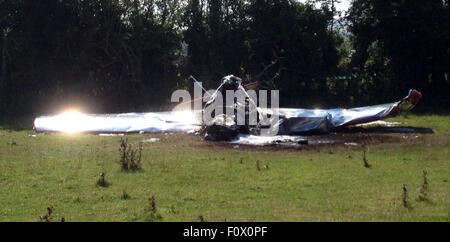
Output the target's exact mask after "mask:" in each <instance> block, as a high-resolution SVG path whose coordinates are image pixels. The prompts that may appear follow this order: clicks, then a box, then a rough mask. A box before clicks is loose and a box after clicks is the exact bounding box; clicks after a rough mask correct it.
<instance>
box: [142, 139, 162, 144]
mask: <svg viewBox="0 0 450 242" xmlns="http://www.w3.org/2000/svg"><path fill="white" fill-rule="evenodd" d="M158 141H159V138H150V139H146V140H144V142H149V143H154V142H158Z"/></svg>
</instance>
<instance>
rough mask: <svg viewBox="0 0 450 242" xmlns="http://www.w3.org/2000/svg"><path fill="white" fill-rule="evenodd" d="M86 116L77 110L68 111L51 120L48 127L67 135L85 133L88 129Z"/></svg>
mask: <svg viewBox="0 0 450 242" xmlns="http://www.w3.org/2000/svg"><path fill="white" fill-rule="evenodd" d="M86 117H87V116H86V115H85V114H82V113H81V112H79V111H77V110H68V111H65V112H63V113H62V114H60V115H57V116H55V117H54V119H52V120H51V124H50V126H51V127H53V128H54V129H56V130H60V131H62V132H67V133H77V132H81V131H85V130H86V129H87V128H88V127H89V122H87V121H88V120H87V118H86Z"/></svg>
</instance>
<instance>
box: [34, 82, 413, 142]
mask: <svg viewBox="0 0 450 242" xmlns="http://www.w3.org/2000/svg"><path fill="white" fill-rule="evenodd" d="M194 80H195V79H194ZM205 91H206V90H205ZM227 91H234V92H235V93H238V92H239V93H240V94H241V95H243V96H244V98H243V99H239V98H234V99H235V100H233V102H231V103H232V105H228V102H226V100H225V101H223V100H222V101H221V102H218V103H219V106H217V105H215V106H214V104H215V103H216V100H218V99H219V97H227V95H226V94H227ZM250 91H252V90H250ZM250 91H248V90H246V89H245V87H244V86H243V85H242V81H241V79H240V78H238V77H235V76H233V75H229V76H226V77H224V78H223V79H222V81H221V85H220V86H219V88H217V90H215V92H214V93H213V94H210V95H209V100H208V101H207V102H206V105H204V107H203V108H202V109H201V110H194V111H192V110H183V111H169V112H150V113H124V114H81V113H78V112H67V113H63V114H59V115H52V116H41V117H38V118H36V119H35V121H34V129H35V131H36V132H72V133H73V132H77V133H97V134H100V133H104V134H114V133H154V132H190V133H192V132H196V131H199V133H201V134H204V135H205V139H207V140H213V141H231V140H233V139H235V138H236V137H237V136H238V135H239V134H250V135H267V134H271V135H304V134H315V133H322V134H323V133H329V132H333V131H334V130H336V129H337V128H339V127H344V126H348V125H355V124H361V123H367V122H372V121H376V120H382V119H386V118H389V117H393V116H395V115H397V114H399V113H401V112H406V111H409V110H411V109H412V108H413V107H414V106H416V104H417V103H418V102H419V100H420V98H421V97H422V95H421V93H420V92H419V91H417V90H410V91H409V93H408V95H407V96H406V97H405V98H403V99H401V100H400V101H397V102H393V103H388V104H381V105H375V106H367V107H358V108H350V109H344V108H335V109H296V108H278V107H276V108H273V107H272V108H261V107H257V106H256V104H255V99H254V98H251V97H250V96H251V95H249V93H250ZM228 93H229V92H228ZM236 99H237V100H236ZM202 102H203V101H202ZM222 103H225V105H222ZM227 105H228V106H227ZM189 106H190V105H189ZM252 107H253V108H252ZM222 108H223V110H224V112H217V115H216V111H217V110H220V109H222ZM211 110H213V111H212V112H211ZM239 110H241V111H242V112H239ZM207 111H210V112H209V117H210V119H209V120H207V122H204V120H205V119H204V117H203V115H204V114H205V112H207ZM227 112H228V113H227ZM223 113H226V114H223ZM227 114H229V115H227ZM202 117H203V118H202ZM252 117H253V118H252ZM255 117H256V118H255ZM242 120H244V121H243V122H242ZM262 124H263V125H262ZM263 131H264V132H263Z"/></svg>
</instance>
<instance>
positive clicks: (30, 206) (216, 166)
mask: <svg viewBox="0 0 450 242" xmlns="http://www.w3.org/2000/svg"><path fill="white" fill-rule="evenodd" d="M389 121H398V122H402V126H411V127H422V128H431V129H433V131H434V134H407V135H403V134H399V136H405V137H406V138H404V141H402V142H398V143H384V144H378V145H373V146H370V151H369V152H368V153H367V159H368V162H369V163H370V164H371V165H372V168H370V169H369V168H365V167H364V166H363V161H362V151H361V147H353V146H348V147H347V146H327V147H324V148H320V149H319V148H306V149H305V148H304V149H275V148H273V147H272V148H261V147H243V146H240V147H239V148H233V147H232V146H229V145H225V144H221V143H210V142H205V141H203V140H202V138H201V137H198V136H194V135H185V134H150V135H128V136H126V137H128V139H129V141H130V142H131V143H133V144H137V143H138V142H140V141H142V140H144V139H149V138H151V137H156V138H160V141H158V142H154V143H144V146H143V148H144V149H143V153H142V158H143V160H142V170H140V171H138V172H135V173H132V172H128V173H125V172H121V171H120V164H119V163H118V161H119V159H120V154H119V145H120V144H119V141H120V137H118V136H113V137H104V136H96V135H81V134H50V135H48V134H36V137H32V136H30V135H32V134H34V133H33V131H31V130H22V131H12V130H7V129H6V130H5V129H3V130H0V221H39V215H43V214H45V212H46V208H47V207H49V206H53V207H54V209H55V210H54V214H53V218H54V220H59V219H60V218H61V217H65V219H66V221H198V217H199V216H200V215H202V216H203V217H204V218H205V220H206V221H224V220H225V219H226V220H227V221H253V220H256V221H449V219H450V218H449V216H450V181H449V180H450V154H449V150H450V149H449V147H450V124H449V123H450V116H438V115H435V116H422V115H421V116H416V115H409V116H406V117H401V116H400V117H397V118H394V119H390V120H389ZM391 135H392V134H391ZM415 136H419V137H418V138H416V137H415ZM241 160H242V162H241ZM257 160H260V163H261V170H260V171H258V170H257V168H256V161H257ZM264 165H268V169H266V168H264ZM424 169H426V170H427V171H428V183H429V192H428V196H427V200H425V201H421V200H419V199H418V197H419V192H420V191H419V189H420V187H421V185H422V182H423V178H422V171H423V170H424ZM101 172H105V173H106V181H107V182H108V183H109V186H107V187H101V186H97V185H96V183H97V181H98V179H99V174H100V173H101ZM403 184H407V187H408V190H409V199H408V201H409V203H410V204H411V207H410V208H405V207H403V205H402V194H403V191H402V185H403ZM124 193H126V194H128V196H129V197H127V196H125V197H124ZM152 196H154V197H155V200H156V212H151V205H150V201H149V198H150V197H152Z"/></svg>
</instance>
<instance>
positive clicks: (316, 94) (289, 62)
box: [0, 0, 450, 116]
mask: <svg viewBox="0 0 450 242" xmlns="http://www.w3.org/2000/svg"><path fill="white" fill-rule="evenodd" d="M336 2H337V1H335V0H317V1H307V3H300V2H299V1H293V0H250V1H244V0H224V1H218V0H189V1H181V0H174V1H166V0H154V1H138V0H107V1H105V0H93V1H81V0H74V1H58V0H49V1H45V3H44V2H42V1H25V0H18V1H0V16H2V17H1V18H0V33H1V34H0V35H1V40H0V42H1V43H0V50H1V51H0V62H1V65H0V67H1V68H0V111H1V112H2V113H4V114H6V115H12V114H15V115H19V116H20V114H23V113H48V112H57V111H60V110H61V109H64V108H66V107H74V106H75V107H80V108H82V109H85V111H90V112H105V111H107V112H118V111H139V110H149V109H159V108H161V107H162V106H163V105H165V104H168V97H169V96H170V94H171V92H172V91H173V90H174V89H176V88H192V85H191V83H190V82H188V81H187V77H188V76H189V75H194V76H196V77H197V78H198V79H199V80H200V81H202V82H203V83H204V85H205V86H206V87H207V88H215V87H217V84H218V83H217V81H218V80H219V79H220V78H221V77H222V76H224V75H227V74H230V73H232V74H235V75H238V76H241V77H243V78H244V79H245V81H248V82H250V81H259V83H260V85H259V88H260V89H268V88H272V89H279V90H280V91H281V93H282V95H281V100H280V102H281V103H280V104H281V105H283V106H299V105H305V106H312V105H314V106H326V105H328V106H330V104H333V105H336V104H340V105H342V104H346V105H347V106H348V105H352V106H353V105H355V104H361V103H364V104H369V103H370V104H374V103H375V102H386V101H392V100H395V99H396V98H398V97H399V96H403V95H405V93H406V92H407V91H408V89H410V88H416V89H419V90H420V91H422V92H423V93H424V102H425V103H427V104H433V105H436V104H437V105H440V106H442V107H447V106H448V105H449V103H450V100H449V97H448V95H447V90H448V89H449V85H450V81H449V78H448V76H449V74H450V69H449V66H450V49H449V47H448V42H449V36H450V34H449V31H450V17H449V16H450V13H449V11H450V10H449V9H450V8H449V5H448V1H426V2H424V3H422V2H418V1H416V2H410V1H401V0H395V1H390V2H384V1H369V0H356V1H352V7H351V9H350V11H349V12H348V13H347V14H346V15H345V16H343V13H339V12H337V11H336V10H335V7H334V4H335V3H336ZM316 3H321V5H320V6H318V5H316ZM342 76H346V77H351V78H346V79H342V78H339V77H342ZM188 84H189V85H188Z"/></svg>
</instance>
